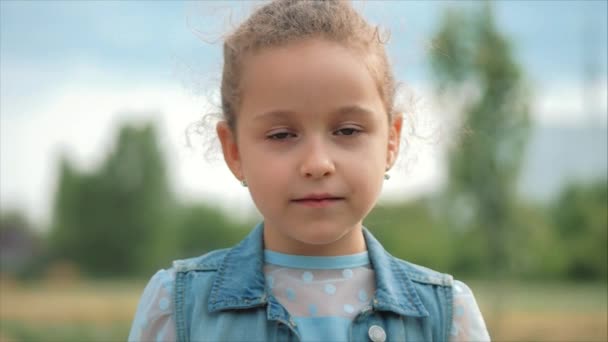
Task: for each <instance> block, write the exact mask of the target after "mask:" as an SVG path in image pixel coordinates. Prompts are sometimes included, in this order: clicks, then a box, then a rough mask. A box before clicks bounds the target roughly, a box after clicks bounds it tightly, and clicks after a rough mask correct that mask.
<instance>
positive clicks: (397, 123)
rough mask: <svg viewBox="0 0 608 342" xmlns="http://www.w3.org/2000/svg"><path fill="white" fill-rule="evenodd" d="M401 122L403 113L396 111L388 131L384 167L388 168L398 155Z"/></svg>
mask: <svg viewBox="0 0 608 342" xmlns="http://www.w3.org/2000/svg"><path fill="white" fill-rule="evenodd" d="M402 124H403V115H402V114H401V113H396V114H395V115H394V116H393V118H392V122H391V125H390V127H389V132H388V146H387V154H386V169H387V170H388V169H390V168H391V167H392V166H393V164H394V163H395V161H396V160H397V156H398V155H399V145H400V142H401V126H402Z"/></svg>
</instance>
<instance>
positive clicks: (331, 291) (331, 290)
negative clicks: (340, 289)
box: [325, 284, 336, 295]
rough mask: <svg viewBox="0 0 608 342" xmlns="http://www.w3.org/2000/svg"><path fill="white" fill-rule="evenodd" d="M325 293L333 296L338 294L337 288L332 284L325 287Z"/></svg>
mask: <svg viewBox="0 0 608 342" xmlns="http://www.w3.org/2000/svg"><path fill="white" fill-rule="evenodd" d="M325 293H327V294H328V295H333V294H334V293H336V287H335V286H334V285H332V284H327V285H325Z"/></svg>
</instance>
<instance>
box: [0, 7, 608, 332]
mask: <svg viewBox="0 0 608 342" xmlns="http://www.w3.org/2000/svg"><path fill="white" fill-rule="evenodd" d="M255 5H256V4H255V3H252V2H236V1H229V2H228V1H227V2H201V3H194V2H173V1H172V2H169V1H167V2H163V1H152V2H144V1H137V2H135V1H133V2H126V1H125V2H109V1H98V2H96V1H83V2H72V1H69V2H59V1H44V2H43V1H7V0H2V1H0V341H3V342H4V341H34V340H35V341H85V340H86V341H119V340H125V339H126V337H127V334H128V331H129V328H130V324H131V320H132V318H133V315H134V313H135V309H136V306H137V302H138V300H139V296H140V295H141V292H142V290H143V287H144V286H145V284H146V282H147V281H148V279H149V277H150V276H151V275H152V274H153V273H154V272H155V271H156V270H158V269H160V268H167V267H170V263H171V260H174V259H177V258H185V257H190V256H196V255H200V254H203V253H205V252H207V251H209V250H212V249H216V248H220V247H227V246H230V245H233V244H234V243H236V242H238V241H239V240H240V239H241V238H242V237H244V236H245V235H246V234H247V233H248V231H249V229H250V228H251V227H252V226H253V225H254V224H255V223H256V222H257V221H258V220H259V219H260V217H259V215H258V214H257V213H256V211H255V208H254V207H253V205H252V203H251V200H250V199H249V195H248V193H247V189H246V188H242V187H241V186H240V185H239V183H238V181H236V180H235V179H234V178H233V177H232V176H231V174H230V173H229V171H228V169H227V168H226V167H225V165H223V161H222V158H221V155H220V154H219V149H218V146H217V144H215V143H214V142H213V140H214V136H213V130H212V123H213V122H212V121H210V120H202V119H203V118H205V117H206V115H208V114H213V113H217V112H218V106H217V104H218V103H219V100H218V98H219V97H218V84H219V80H220V73H221V65H222V60H221V38H222V35H223V34H225V33H227V32H229V31H230V29H231V28H232V27H234V25H236V24H238V22H239V20H240V19H241V18H243V16H245V15H246V14H247V13H249V12H250V10H251V8H252V6H255ZM355 6H356V7H358V8H359V9H360V10H361V11H362V12H363V14H364V15H365V16H366V17H367V18H369V20H370V21H372V22H374V23H377V24H380V25H382V26H384V27H386V28H387V29H389V30H390V31H391V35H390V41H389V45H388V50H389V54H390V57H391V60H392V62H393V65H394V71H395V74H396V77H397V79H398V80H400V81H401V82H402V83H403V84H404V86H403V87H402V88H401V89H400V102H401V104H402V106H403V108H404V110H405V115H406V116H405V117H406V122H407V130H406V134H405V137H404V142H403V143H404V145H403V146H404V147H403V153H402V155H401V156H400V158H401V159H400V164H399V166H398V167H397V168H395V169H394V170H392V172H391V176H392V177H391V179H390V181H387V182H386V183H385V189H383V194H382V197H381V200H380V203H379V204H378V206H377V207H376V208H375V209H374V211H373V212H372V213H371V214H370V216H369V217H368V218H367V220H366V221H365V224H366V226H367V227H369V228H370V229H371V230H372V231H373V233H374V234H375V235H376V236H377V237H378V238H379V240H381V241H382V242H383V243H384V245H385V247H386V249H387V250H389V251H390V252H391V253H392V254H393V255H395V256H398V257H400V258H403V259H406V260H409V261H412V262H415V263H419V264H422V265H425V266H427V267H431V268H434V269H437V270H439V271H442V272H446V273H451V274H453V275H454V276H455V277H456V278H457V279H460V280H463V281H465V282H466V283H467V284H468V285H469V286H470V287H471V288H472V289H473V290H474V292H475V294H476V297H477V300H478V302H479V304H480V306H481V309H482V312H483V313H484V316H485V319H486V323H487V325H488V328H489V331H490V335H491V336H492V337H493V339H494V340H498V341H506V340H513V341H516V340H521V341H523V340H537V341H541V340H543V341H549V340H551V341H556V340H562V341H566V340H567V341H574V340H580V341H605V340H606V339H607V324H606V322H607V321H608V315H607V295H606V293H607V277H608V266H607V245H608V234H607V232H608V218H607V217H608V183H607V176H606V175H607V172H608V166H607V155H608V151H607V145H608V134H607V132H608V129H607V126H608V124H607V122H608V109H607V95H606V94H607V91H608V89H607V79H608V77H607V76H608V75H607V58H608V53H607V50H608V48H607V43H606V42H607V41H608V28H607V2H606V1H525V2H524V1H497V2H482V1H473V2H464V1H458V2H446V1H433V2H422V1H369V2H355Z"/></svg>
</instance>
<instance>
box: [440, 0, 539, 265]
mask: <svg viewBox="0 0 608 342" xmlns="http://www.w3.org/2000/svg"><path fill="white" fill-rule="evenodd" d="M434 47H435V49H434V50H433V52H432V54H431V65H432V70H433V75H434V80H435V85H436V90H437V92H438V94H440V99H441V101H442V102H443V103H444V104H446V105H449V106H450V107H452V108H456V110H455V111H454V113H453V114H455V115H456V116H457V119H458V120H459V122H460V123H461V124H460V126H459V127H458V128H457V132H463V133H464V134H455V136H456V137H457V139H456V140H457V143H456V144H454V145H452V146H451V148H450V150H449V160H448V174H449V181H448V189H447V192H446V195H445V198H446V199H447V200H446V208H447V209H446V211H447V212H448V215H447V220H448V223H447V224H449V225H451V226H456V227H455V228H456V229H460V230H461V231H463V232H464V233H463V234H468V235H478V234H482V235H483V236H485V238H484V239H485V242H486V244H487V246H485V248H484V246H482V250H485V253H486V255H485V259H486V260H488V265H487V266H488V267H490V268H493V269H503V268H504V267H505V266H506V265H505V264H504V260H506V257H507V255H506V253H507V251H508V247H507V244H508V236H507V231H508V230H509V225H510V224H511V222H512V211H513V204H514V201H515V197H516V194H515V190H516V187H515V185H516V180H517V178H518V174H519V169H520V166H521V162H522V154H523V151H524V147H525V144H526V141H527V137H528V133H529V127H530V120H529V114H528V107H529V104H528V101H529V98H528V95H527V93H528V89H527V87H526V85H525V82H524V78H523V76H522V72H521V70H520V68H519V66H518V64H517V62H516V61H515V59H514V57H513V53H512V49H511V46H510V44H509V41H508V40H507V39H506V38H505V37H504V36H503V34H502V33H501V32H500V31H499V30H498V28H497V27H496V24H495V21H494V17H493V13H492V7H491V4H490V3H489V2H484V3H483V5H482V7H481V9H480V10H479V11H476V12H472V13H467V12H461V11H456V10H449V11H447V12H446V14H445V15H444V18H443V20H442V21H441V24H440V27H439V29H438V31H437V33H436V36H435V40H434ZM471 232H473V233H471ZM470 237H471V238H472V237H473V236H470Z"/></svg>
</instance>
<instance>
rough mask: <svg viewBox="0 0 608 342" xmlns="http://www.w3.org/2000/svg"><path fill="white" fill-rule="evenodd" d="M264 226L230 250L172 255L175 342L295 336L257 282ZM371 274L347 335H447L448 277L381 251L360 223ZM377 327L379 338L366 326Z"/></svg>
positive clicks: (260, 278)
mask: <svg viewBox="0 0 608 342" xmlns="http://www.w3.org/2000/svg"><path fill="white" fill-rule="evenodd" d="M262 233H263V224H260V225H258V226H257V227H256V228H255V229H254V230H253V231H252V232H251V233H250V234H249V235H248V236H247V237H246V238H245V239H244V240H243V241H241V243H239V244H238V245H236V246H235V247H233V248H231V249H222V250H217V251H213V252H210V253H208V254H205V255H203V256H200V257H197V258H192V259H186V260H177V261H174V263H173V267H174V269H175V271H176V273H175V287H174V300H175V303H174V304H175V311H174V315H175V317H174V318H175V324H176V334H177V339H178V341H299V340H300V338H299V333H298V327H297V325H296V324H295V322H294V321H293V319H292V318H291V317H290V315H289V313H288V312H287V310H285V308H284V307H283V306H282V305H281V304H279V302H278V301H277V300H276V298H274V297H273V296H272V295H270V294H269V292H268V289H267V288H266V287H265V283H264V272H263V267H264V258H263V255H264V246H263V245H264V243H263V238H262V235H263V234H262ZM363 234H364V236H365V241H366V244H367V250H368V254H369V258H370V261H371V264H372V267H373V269H374V272H375V276H376V293H375V294H374V296H373V298H372V300H371V303H370V305H369V306H368V307H367V308H365V309H364V310H363V311H362V312H361V313H360V314H359V315H358V316H356V317H355V319H354V321H353V323H352V324H351V326H350V331H349V337H350V340H352V341H368V340H370V338H372V340H380V341H381V340H382V337H385V339H386V340H387V341H448V339H449V333H450V329H451V324H452V283H453V280H452V277H451V276H449V275H446V274H441V273H437V272H435V271H432V270H430V269H427V268H424V267H422V266H418V265H414V264H411V263H408V262H405V261H402V260H399V259H397V258H394V257H393V256H391V255H390V254H388V253H387V252H386V251H385V250H384V248H383V247H382V245H380V243H379V242H378V241H377V240H376V239H375V238H374V237H373V236H372V234H371V233H370V232H369V231H368V230H367V229H365V228H364V229H363ZM374 329H375V332H378V330H381V331H382V335H383V336H381V337H380V339H378V338H374V337H375V336H373V334H372V331H373V330H374Z"/></svg>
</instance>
